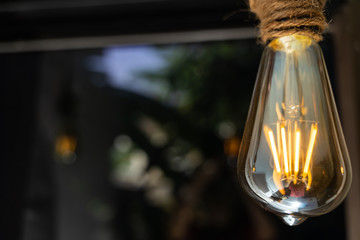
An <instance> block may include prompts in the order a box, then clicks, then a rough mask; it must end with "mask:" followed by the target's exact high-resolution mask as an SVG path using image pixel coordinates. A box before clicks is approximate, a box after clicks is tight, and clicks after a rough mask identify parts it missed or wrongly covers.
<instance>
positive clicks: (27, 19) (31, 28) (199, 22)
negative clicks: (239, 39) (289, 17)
mask: <svg viewBox="0 0 360 240" xmlns="http://www.w3.org/2000/svg"><path fill="white" fill-rule="evenodd" d="M343 2H344V0H332V1H331V3H330V4H328V5H329V6H328V8H327V15H328V16H329V18H331V15H332V13H333V12H335V11H336V10H337V9H338V8H339V6H340V5H341V3H343ZM255 25H256V21H255V18H254V16H253V15H252V14H250V13H249V11H248V10H247V3H246V0H191V1H190V0H117V1H115V0H103V1H99V0H93V1H91V0H90V1H85V0H78V1H59V0H56V1H55V0H42V1H40V0H37V1H31V0H30V1H29V0H27V1H25V0H12V1H6V2H3V3H1V4H0V29H1V31H0V43H1V42H12V41H33V40H42V39H66V38H86V37H99V36H102V37H104V36H114V35H115V36H119V35H133V34H146V33H155V32H156V33H161V32H163V33H164V32H167V33H168V32H179V31H197V30H209V29H231V28H244V27H247V28H249V27H254V26H255Z"/></svg>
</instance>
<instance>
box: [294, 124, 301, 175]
mask: <svg viewBox="0 0 360 240" xmlns="http://www.w3.org/2000/svg"><path fill="white" fill-rule="evenodd" d="M299 162H300V130H296V140H295V166H294V168H295V169H294V170H295V174H297V173H298V172H299Z"/></svg>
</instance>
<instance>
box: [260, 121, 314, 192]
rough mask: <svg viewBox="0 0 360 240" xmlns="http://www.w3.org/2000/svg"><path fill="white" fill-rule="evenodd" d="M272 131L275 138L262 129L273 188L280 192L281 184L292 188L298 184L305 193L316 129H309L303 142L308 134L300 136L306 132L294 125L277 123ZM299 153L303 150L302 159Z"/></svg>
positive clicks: (269, 131)
mask: <svg viewBox="0 0 360 240" xmlns="http://www.w3.org/2000/svg"><path fill="white" fill-rule="evenodd" d="M285 124H286V125H285ZM274 130H275V134H274V132H273V131H272V130H271V129H270V127H268V126H265V127H264V131H265V136H266V140H267V143H268V145H269V148H270V151H271V153H272V156H273V160H274V165H275V166H274V173H273V179H274V183H275V185H276V186H277V187H278V189H279V190H280V189H283V185H282V181H287V183H289V182H293V183H294V184H297V182H298V181H301V182H303V183H305V184H306V190H309V189H310V187H311V184H312V174H311V171H310V166H311V163H312V154H313V150H314V146H315V141H316V135H317V130H318V129H317V125H316V124H312V125H311V129H310V134H309V135H310V137H309V139H305V138H307V136H308V134H306V133H302V132H301V131H308V130H307V129H306V128H305V127H301V128H300V123H299V122H298V121H293V122H290V121H288V122H285V123H281V122H280V121H279V122H277V123H276V124H275V125H274ZM266 133H267V134H266ZM307 140H308V141H307ZM302 149H307V151H306V155H305V153H303V152H302Z"/></svg>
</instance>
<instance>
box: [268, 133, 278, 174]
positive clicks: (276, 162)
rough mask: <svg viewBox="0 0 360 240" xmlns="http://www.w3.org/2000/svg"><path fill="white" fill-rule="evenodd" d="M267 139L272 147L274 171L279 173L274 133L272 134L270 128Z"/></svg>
mask: <svg viewBox="0 0 360 240" xmlns="http://www.w3.org/2000/svg"><path fill="white" fill-rule="evenodd" d="M269 139H270V145H271V149H272V154H273V157H274V162H275V167H276V171H277V172H278V173H280V172H281V170H280V163H279V157H278V154H277V151H276V146H275V140H274V134H273V132H272V131H271V130H269Z"/></svg>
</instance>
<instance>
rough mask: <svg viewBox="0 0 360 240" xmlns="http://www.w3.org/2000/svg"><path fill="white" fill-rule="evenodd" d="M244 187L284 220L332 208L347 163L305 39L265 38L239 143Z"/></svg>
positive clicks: (319, 68) (340, 195)
mask: <svg viewBox="0 0 360 240" xmlns="http://www.w3.org/2000/svg"><path fill="white" fill-rule="evenodd" d="M238 174H239V178H240V181H241V183H242V185H243V187H244V189H245V190H246V191H247V192H248V193H249V194H250V195H251V196H252V197H253V198H255V199H256V200H258V201H259V203H260V204H261V205H262V206H263V207H265V208H266V209H268V210H270V211H272V212H274V213H276V214H278V215H280V216H281V217H282V219H283V220H284V221H285V222H286V223H287V224H289V225H297V224H300V223H301V222H303V221H304V220H305V219H306V218H307V217H309V216H318V215H322V214H325V213H327V212H329V211H331V210H333V209H334V208H335V207H336V206H338V205H339V204H340V203H341V202H342V201H343V199H344V198H345V196H346V194H347V192H348V190H349V187H350V183H351V166H350V159H349V154H348V151H347V148H346V144H345V140H344V136H343V133H342V129H341V126H340V121H339V117H338V114H337V110H336V106H335V102H334V97H333V94H332V90H331V86H330V82H329V78H328V74H327V70H326V66H325V63H324V59H323V55H322V52H321V49H320V47H319V46H318V44H317V43H316V42H315V41H313V40H312V39H311V38H308V37H305V36H300V35H291V36H286V37H282V38H278V39H275V40H273V41H272V42H270V43H269V45H268V46H267V47H266V49H265V51H264V53H263V57H262V60H261V64H260V68H259V72H258V77H257V82H256V85H255V90H254V93H253V99H252V103H251V107H250V111H249V115H248V118H247V122H246V126H245V131H244V136H243V139H242V144H241V147H240V153H239V160H238Z"/></svg>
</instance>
